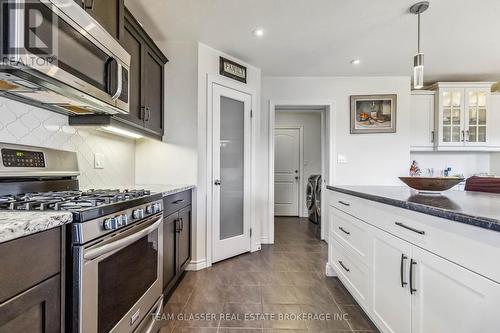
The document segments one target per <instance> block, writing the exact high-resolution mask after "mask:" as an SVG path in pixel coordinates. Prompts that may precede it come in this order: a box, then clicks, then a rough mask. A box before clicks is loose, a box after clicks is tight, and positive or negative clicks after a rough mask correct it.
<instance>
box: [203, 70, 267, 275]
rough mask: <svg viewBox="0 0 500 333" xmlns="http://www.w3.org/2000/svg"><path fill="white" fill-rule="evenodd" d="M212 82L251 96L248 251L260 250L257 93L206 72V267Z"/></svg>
mask: <svg viewBox="0 0 500 333" xmlns="http://www.w3.org/2000/svg"><path fill="white" fill-rule="evenodd" d="M214 84H218V85H220V86H223V87H226V88H229V89H233V90H236V91H239V92H242V93H245V94H248V95H250V96H251V104H252V107H251V109H252V111H253V112H252V113H253V117H252V121H251V139H250V140H251V143H250V145H251V148H250V165H251V170H250V174H251V180H250V227H251V228H252V231H253V232H252V235H250V252H254V251H258V250H260V244H261V242H260V235H259V236H257V231H258V230H256V223H255V216H256V212H255V181H256V179H255V169H256V168H255V163H256V162H255V156H256V153H255V149H256V144H255V141H256V137H257V134H256V126H255V124H257V123H258V121H259V116H258V114H259V112H258V110H259V106H258V101H257V98H256V96H257V93H256V91H255V90H253V89H251V88H249V87H248V86H246V85H244V84H243V83H239V82H237V81H234V80H231V79H229V78H226V77H224V76H222V75H218V74H207V118H206V123H205V127H206V129H207V131H206V138H205V139H206V142H207V144H206V156H205V157H206V164H205V167H206V170H207V172H206V175H207V177H206V179H205V186H206V189H207V190H206V197H205V202H206V206H205V208H206V209H205V213H206V222H207V224H206V238H205V240H206V253H207V257H206V267H210V266H212V262H213V260H212V259H213V251H212V246H213V242H212V239H213V221H212V214H213V212H212V208H213V200H212V174H213V172H212V162H213V161H212V153H213V152H212V145H211V144H208V143H209V142H212V135H213V131H212V124H213V103H212V102H213V101H212V88H213V85H214Z"/></svg>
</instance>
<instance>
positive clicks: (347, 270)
mask: <svg viewBox="0 0 500 333" xmlns="http://www.w3.org/2000/svg"><path fill="white" fill-rule="evenodd" d="M339 264H340V266H342V268H343V269H345V271H346V272H350V271H351V270H350V269H349V268H347V267H346V266H345V265H344V263H343V262H342V261H340V260H339Z"/></svg>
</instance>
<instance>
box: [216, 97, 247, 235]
mask: <svg viewBox="0 0 500 333" xmlns="http://www.w3.org/2000/svg"><path fill="white" fill-rule="evenodd" d="M244 114H245V105H244V103H243V102H241V101H237V100H234V99H230V98H227V97H224V96H222V97H221V100H220V177H221V179H220V180H221V185H220V239H221V240H223V239H227V238H231V237H235V236H239V235H242V234H243V184H244V183H243V178H244V177H243V176H244V172H243V171H244V169H243V165H244V163H243V162H244V150H243V148H244Z"/></svg>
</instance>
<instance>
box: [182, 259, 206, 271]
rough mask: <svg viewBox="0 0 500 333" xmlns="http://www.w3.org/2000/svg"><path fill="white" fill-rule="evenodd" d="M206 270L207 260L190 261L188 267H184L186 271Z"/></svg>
mask: <svg viewBox="0 0 500 333" xmlns="http://www.w3.org/2000/svg"><path fill="white" fill-rule="evenodd" d="M204 268H207V260H206V259H200V260H196V261H194V260H191V262H190V263H189V265H187V267H186V271H199V270H201V269H204Z"/></svg>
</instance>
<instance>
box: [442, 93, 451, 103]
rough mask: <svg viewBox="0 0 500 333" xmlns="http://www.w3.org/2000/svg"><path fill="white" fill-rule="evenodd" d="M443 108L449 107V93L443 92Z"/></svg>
mask: <svg viewBox="0 0 500 333" xmlns="http://www.w3.org/2000/svg"><path fill="white" fill-rule="evenodd" d="M443 106H451V94H450V92H449V91H443Z"/></svg>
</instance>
